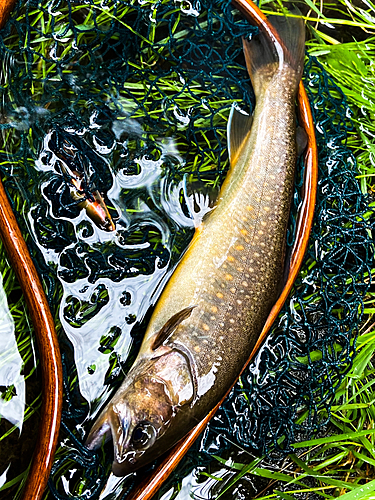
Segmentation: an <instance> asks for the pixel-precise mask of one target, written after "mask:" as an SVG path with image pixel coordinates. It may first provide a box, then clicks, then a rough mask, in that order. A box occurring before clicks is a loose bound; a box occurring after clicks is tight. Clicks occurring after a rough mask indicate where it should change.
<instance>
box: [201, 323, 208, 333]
mask: <svg viewBox="0 0 375 500" xmlns="http://www.w3.org/2000/svg"><path fill="white" fill-rule="evenodd" d="M202 328H203V330H205V331H206V332H208V331H209V329H210V327H209V326H208V325H206V324H205V323H204V324H203V325H202Z"/></svg>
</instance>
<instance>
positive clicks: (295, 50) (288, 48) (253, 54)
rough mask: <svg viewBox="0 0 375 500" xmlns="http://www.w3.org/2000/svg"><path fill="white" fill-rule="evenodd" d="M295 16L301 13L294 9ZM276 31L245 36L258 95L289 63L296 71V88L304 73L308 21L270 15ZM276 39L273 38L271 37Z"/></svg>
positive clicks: (248, 64) (248, 66)
mask: <svg viewBox="0 0 375 500" xmlns="http://www.w3.org/2000/svg"><path fill="white" fill-rule="evenodd" d="M292 14H293V15H300V14H301V13H300V11H299V10H298V9H294V10H293V12H292ZM268 20H269V21H270V23H271V24H272V26H273V27H274V28H275V31H276V32H277V35H278V36H277V38H276V37H270V35H269V33H267V32H266V30H264V29H262V28H261V29H260V30H259V35H258V36H257V37H255V38H254V39H252V40H247V39H243V48H244V54H245V60H246V66H247V70H248V72H249V75H250V78H251V81H252V84H253V88H254V92H255V96H258V95H259V94H260V93H261V92H262V91H264V89H265V87H267V86H268V85H267V84H268V83H269V82H270V81H271V79H272V78H273V76H274V75H275V74H276V73H277V72H278V71H280V70H281V69H282V68H283V67H285V66H286V65H287V66H289V67H290V68H292V69H293V70H294V73H295V78H294V79H295V82H296V83H295V87H296V90H297V87H298V84H299V81H300V79H301V76H302V71H303V62H304V55H305V24H304V21H303V19H302V18H297V17H285V16H270V17H269V18H268ZM271 38H273V39H271Z"/></svg>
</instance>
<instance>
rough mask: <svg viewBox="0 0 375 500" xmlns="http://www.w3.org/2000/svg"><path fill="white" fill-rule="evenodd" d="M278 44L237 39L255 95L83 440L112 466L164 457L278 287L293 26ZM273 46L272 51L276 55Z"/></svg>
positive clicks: (223, 376)
mask: <svg viewBox="0 0 375 500" xmlns="http://www.w3.org/2000/svg"><path fill="white" fill-rule="evenodd" d="M273 24H275V25H276V24H277V29H278V32H279V34H280V36H281V38H282V39H283V41H284V43H285V46H286V47H287V49H286V50H285V51H284V52H283V53H282V54H279V55H276V54H277V51H276V48H275V47H274V46H270V44H269V42H268V41H267V39H266V37H265V36H263V35H260V36H259V38H258V39H256V40H254V41H251V42H249V41H244V53H245V58H246V63H247V67H248V70H249V73H250V76H251V79H252V83H253V87H254V92H255V96H256V107H255V112H254V115H253V116H252V117H251V118H250V117H249V116H247V115H244V114H242V113H240V112H239V111H237V110H236V109H235V108H233V109H232V112H231V116H230V120H229V129H228V131H229V133H228V136H229V156H230V164H231V168H230V171H229V173H228V176H227V178H226V180H225V182H224V184H223V187H222V189H221V191H220V195H219V200H218V203H217V206H216V208H215V209H214V210H213V211H212V212H211V213H210V214H209V215H208V216H207V217H206V218H205V219H204V221H203V222H202V223H201V224H200V226H199V227H198V228H197V230H196V233H195V236H194V238H193V241H192V243H191V245H190V247H189V248H188V250H187V252H186V253H185V255H184V257H183V259H182V261H181V262H180V264H179V265H178V267H177V268H176V270H175V272H174V274H173V275H172V277H171V279H170V280H169V282H168V284H167V286H166V288H165V290H164V292H163V294H162V296H161V298H160V299H159V301H158V304H157V306H156V309H155V311H154V314H153V315H152V318H151V321H150V323H149V325H148V328H147V332H146V336H145V339H144V341H143V344H142V347H141V350H140V353H139V355H138V358H137V359H136V361H135V363H134V365H133V368H132V369H131V370H130V372H129V374H128V376H127V377H126V379H125V381H124V383H123V384H122V386H121V387H120V389H119V390H118V391H117V393H116V394H115V396H114V397H113V398H112V400H111V401H110V402H109V403H108V404H107V405H106V406H105V408H104V409H103V411H102V412H101V414H100V415H99V417H98V419H97V420H96V422H95V424H94V426H93V427H92V429H91V431H90V434H89V436H88V439H87V446H88V447H89V448H91V449H95V448H97V447H99V446H101V444H102V442H103V440H108V439H110V438H111V437H112V438H113V443H114V452H115V457H114V462H113V467H112V469H113V472H114V473H115V474H117V475H124V474H127V473H128V472H131V471H133V470H135V469H137V468H138V467H140V466H142V465H145V464H146V463H148V462H149V461H151V460H153V459H155V458H156V457H157V456H159V455H160V454H162V453H164V452H165V451H166V450H168V449H169V448H170V447H171V446H173V445H174V444H175V443H176V442H177V441H178V440H180V439H181V438H182V437H183V436H184V435H185V434H187V433H188V432H189V430H190V429H191V428H192V427H194V426H195V425H196V424H197V423H198V422H199V421H200V420H201V419H202V418H203V417H205V416H206V414H207V413H208V412H209V411H210V410H211V409H212V408H213V407H214V406H215V405H216V404H217V403H218V402H219V401H220V400H221V398H222V396H223V395H224V394H225V393H226V392H227V390H228V389H229V387H231V385H232V384H233V382H234V380H235V379H236V377H237V376H238V373H239V372H240V370H241V369H242V367H243V365H244V363H245V362H246V360H247V358H248V356H249V354H250V352H251V350H252V348H253V347H254V345H255V343H256V341H257V339H258V337H259V335H260V332H261V330H262V327H263V325H264V323H265V321H266V318H267V316H268V314H269V311H270V309H271V307H272V306H273V304H274V303H275V301H276V300H277V297H278V294H279V292H280V287H281V285H282V278H283V268H284V261H285V237H286V230H287V225H288V219H289V212H290V204H291V197H292V192H293V180H294V171H295V164H296V154H297V153H296V119H295V96H296V91H297V88H298V84H299V81H300V79H301V73H302V68H303V58H304V25H303V22H302V21H301V20H299V19H293V20H290V21H286V20H284V19H283V18H281V19H280V18H276V19H274V20H273ZM279 52H280V51H279Z"/></svg>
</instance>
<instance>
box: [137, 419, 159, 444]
mask: <svg viewBox="0 0 375 500" xmlns="http://www.w3.org/2000/svg"><path fill="white" fill-rule="evenodd" d="M155 439H156V429H155V427H154V426H153V425H152V424H151V423H150V422H140V423H139V424H138V425H137V426H136V427H135V428H134V430H133V434H132V438H131V441H132V444H133V446H134V448H144V447H146V446H147V447H149V446H152V445H153V444H154V442H155Z"/></svg>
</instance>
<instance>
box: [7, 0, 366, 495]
mask: <svg viewBox="0 0 375 500" xmlns="http://www.w3.org/2000/svg"><path fill="white" fill-rule="evenodd" d="M259 3H260V6H261V7H262V8H263V10H264V11H269V12H271V11H272V10H273V8H274V7H275V5H274V4H271V2H269V1H265V0H263V1H261V2H259ZM277 3H278V4H279V6H280V5H282V4H281V3H280V2H277ZM145 4H146V6H147V7H148V8H149V9H150V15H151V19H152V21H151V24H150V26H151V28H150V31H149V32H148V33H147V34H145V33H143V32H142V33H140V30H139V29H138V28H137V27H134V26H133V25H132V23H131V22H130V21H129V22H127V18H130V19H131V16H132V15H133V14H134V6H135V3H134V4H132V3H129V4H125V3H124V4H121V6H120V7H119V8H118V10H117V12H116V16H115V17H116V19H117V20H118V22H119V24H120V25H121V26H122V28H124V29H125V30H128V31H129V32H131V33H133V34H135V35H136V36H137V38H138V39H139V53H140V57H139V59H137V60H136V61H135V60H130V62H129V65H130V67H131V69H132V71H133V70H134V71H133V72H132V73H131V74H130V76H129V78H127V79H126V80H125V81H124V82H123V85H122V87H121V89H120V90H119V89H118V87H116V85H115V84H114V83H113V81H112V80H110V79H108V80H106V81H105V82H104V83H102V82H100V80H98V83H97V85H93V84H92V80H95V78H88V79H85V78H83V83H82V86H81V87H80V88H78V87H77V88H76V87H74V85H73V84H71V83H67V82H68V79H66V80H63V79H62V76H61V74H60V73H58V72H57V67H58V66H59V65H60V67H62V68H63V70H64V72H63V74H64V75H65V77H68V76H69V75H70V74H74V70H75V68H77V67H82V68H86V66H85V65H88V69H85V72H86V73H87V72H90V71H91V70H92V68H91V67H89V63H90V60H89V57H88V55H87V53H86V52H85V51H84V50H78V51H76V50H74V44H76V46H77V47H78V48H79V49H80V48H81V47H83V46H84V44H85V43H93V50H94V51H95V50H99V48H100V46H101V43H102V42H103V40H104V39H105V36H106V32H107V31H108V30H109V27H110V23H111V21H112V20H113V19H114V14H113V13H112V11H108V9H107V8H106V7H105V6H103V2H101V1H100V2H99V1H96V0H94V1H93V2H92V3H91V5H90V7H88V6H87V5H81V4H77V3H76V4H73V5H72V9H71V12H70V14H69V15H70V16H72V17H73V18H74V19H75V30H76V31H75V32H73V31H72V29H71V28H70V27H69V26H68V25H67V23H66V16H67V15H68V9H67V8H66V7H65V6H64V5H59V7H58V9H57V10H56V9H55V12H54V15H53V16H51V15H50V14H49V12H48V10H47V9H46V10H43V9H39V8H38V9H36V8H35V10H31V11H30V12H29V14H28V15H29V19H30V20H31V25H32V29H31V31H30V36H31V37H30V38H28V39H27V40H25V46H26V45H27V43H29V44H30V47H31V48H32V49H33V51H34V52H33V59H32V61H31V64H30V62H29V61H28V60H27V53H26V51H24V52H22V57H23V58H24V59H23V60H22V59H20V60H17V65H18V66H17V68H18V69H17V71H18V72H19V74H20V75H21V76H22V78H21V81H22V82H23V83H22V85H24V87H23V89H24V90H25V91H27V92H29V90H30V98H31V105H30V106H29V107H30V109H32V110H33V113H31V114H30V115H29V116H28V117H26V118H25V117H24V118H23V119H22V120H21V119H20V118H19V116H18V115H17V113H19V109H17V108H19V107H20V103H19V101H18V100H17V99H20V96H19V95H18V96H16V95H14V93H13V90H12V87H11V79H9V78H8V79H7V77H5V81H4V82H2V85H4V86H5V87H7V88H9V93H8V98H9V103H8V104H9V107H10V108H13V115H12V114H10V115H9V116H8V118H7V119H8V120H9V121H8V123H5V127H4V128H3V130H2V133H3V138H4V143H5V144H6V145H7V147H6V148H2V149H1V151H0V153H3V156H2V158H3V162H2V167H3V169H4V171H5V172H10V171H11V169H14V172H15V173H16V174H19V175H20V179H22V180H23V181H24V186H26V187H27V186H29V187H30V186H31V187H32V188H33V186H34V183H35V182H37V179H35V173H34V172H33V168H32V165H33V162H34V161H35V157H36V156H37V153H38V147H39V146H38V145H39V141H40V138H39V137H38V134H40V129H38V126H39V121H40V120H39V117H40V116H42V115H44V116H46V113H45V110H47V115H48V114H49V115H51V116H52V115H53V116H57V117H59V116H60V114H61V113H62V112H63V111H64V109H65V108H66V107H70V108H72V109H73V108H74V110H75V111H76V112H77V110H78V111H79V112H80V113H81V114H82V116H83V119H86V120H87V117H88V116H90V114H91V113H92V112H93V111H94V110H95V109H96V108H97V107H99V106H102V105H103V103H105V104H106V105H107V106H108V107H109V109H110V110H111V111H113V112H114V113H118V114H119V118H120V120H121V119H125V118H127V117H128V116H129V114H130V113H131V115H132V118H133V119H134V120H142V119H143V117H144V116H145V114H146V115H147V116H148V117H149V121H148V122H147V123H145V130H146V131H147V134H148V135H147V138H148V139H147V140H149V141H151V142H152V141H153V142H155V141H156V139H158V134H156V133H153V132H152V125H153V124H155V123H157V126H158V127H159V128H158V133H159V134H160V133H167V134H168V133H169V134H170V133H173V134H176V146H177V147H178V150H179V152H181V155H182V156H184V157H185V158H186V160H185V162H184V164H183V165H180V166H179V170H178V175H180V178H181V177H182V176H183V174H184V173H192V172H194V173H195V175H196V176H198V175H197V174H196V173H197V172H198V171H199V173H200V177H203V179H204V180H205V182H206V184H211V185H216V184H218V183H219V182H220V181H221V177H222V173H223V172H224V171H225V169H226V168H227V166H228V162H227V156H226V150H225V147H224V146H225V144H226V121H227V117H228V113H229V110H230V106H231V104H232V102H233V98H232V97H233V94H235V99H234V100H236V101H238V102H242V98H241V95H239V93H238V89H237V88H236V85H234V84H233V83H232V82H230V84H229V88H228V89H227V90H226V92H227V94H223V93H222V94H220V93H216V92H215V91H214V89H215V88H216V86H217V85H218V84H219V83H220V82H221V81H222V76H221V75H220V74H219V75H217V76H214V78H212V79H205V78H204V77H202V75H199V76H198V77H196V78H193V79H192V80H190V81H188V82H186V81H184V80H183V79H182V78H181V73H179V72H178V71H177V70H176V71H172V72H170V73H169V74H168V75H167V76H164V77H163V76H162V77H156V76H155V71H154V69H155V68H157V67H158V64H160V60H162V59H163V57H172V56H173V54H170V53H168V44H167V43H166V42H168V37H169V34H168V32H166V30H165V27H166V25H167V22H168V20H169V19H170V18H172V16H175V17H174V19H175V20H174V24H173V26H172V32H173V34H174V35H175V39H176V40H183V39H184V38H185V37H186V35H187V34H188V33H190V31H189V30H187V29H186V27H185V25H184V23H183V16H181V15H180V8H179V7H178V6H176V4H175V3H171V2H169V1H167V0H162V1H161V2H158V3H154V2H145ZM300 6H301V8H302V7H305V9H304V14H305V15H304V18H305V19H306V20H307V22H308V26H309V30H310V33H311V39H310V40H309V42H308V43H307V48H308V51H309V52H310V54H312V55H314V56H316V57H317V58H318V60H319V62H320V63H321V64H322V65H323V67H324V68H325V69H326V70H327V72H328V73H329V74H330V75H331V76H332V78H333V79H334V80H335V81H336V82H337V84H338V85H339V86H340V87H341V88H342V90H343V91H344V92H345V93H346V95H347V98H348V101H349V103H350V105H351V107H352V111H353V117H352V122H353V125H354V129H353V131H352V132H350V133H349V137H348V144H349V145H350V147H351V148H352V150H353V151H354V153H355V156H356V159H357V163H358V169H359V174H358V178H359V180H360V182H361V188H362V191H363V192H364V193H367V192H373V191H374V190H375V182H374V176H375V164H374V153H375V151H374V146H373V136H374V133H375V126H374V115H375V104H374V102H375V96H374V89H373V86H372V84H373V82H374V80H375V75H374V64H373V63H372V59H373V56H374V55H375V37H374V36H373V35H374V34H375V21H374V19H373V18H372V17H371V12H368V11H370V9H373V10H374V6H373V4H372V3H371V2H370V1H368V0H367V7H366V6H365V7H364V8H363V9H361V8H360V7H355V6H354V5H352V3H351V2H348V1H346V0H338V1H334V0H331V1H328V0H327V1H325V0H322V1H320V2H315V1H313V0H304V1H303V2H302V1H301V2H300ZM164 7H165V8H167V10H166V11H165V13H164V18H163V21H162V22H160V23H159V24H156V23H154V22H153V21H154V20H155V15H156V12H157V9H159V8H164ZM366 9H367V10H366ZM22 15H23V14H22V13H21V14H20V16H19V20H20V21H22V20H23V18H22ZM374 15H375V10H374ZM54 23H55V24H56V25H57V26H59V28H58V30H57V32H56V31H55V35H57V36H55V38H53V37H51V33H52V32H53V31H54ZM329 25H332V26H336V27H340V26H341V27H344V28H348V30H347V32H345V33H344V34H343V32H342V31H341V30H340V31H339V34H336V31H332V30H330V28H329V27H328V28H327V26H329ZM94 26H96V27H98V28H99V30H100V34H99V36H98V38H97V39H96V38H95V36H97V34H95V33H94V31H93V27H94ZM215 26H219V21H218V20H215V21H214V27H215ZM199 27H200V29H205V28H206V27H207V20H206V19H204V18H203V19H200V20H199ZM137 30H138V31H137ZM348 33H354V34H355V35H356V36H357V35H358V36H357V40H358V41H350V42H348V41H347V38H348V37H350V36H351V35H348ZM342 37H343V38H344V39H345V40H344V43H342ZM364 37H366V38H367V39H366V40H365V41H363V38H364ZM113 41H115V42H117V43H121V37H120V35H119V34H117V33H115V34H114V35H113ZM8 43H9V45H11V46H12V45H13V46H17V44H18V38H17V34H16V33H15V32H13V33H11V34H10V36H9V39H8ZM51 54H53V57H49V55H51ZM3 64H4V65H5V68H6V69H9V61H4V63H3ZM7 65H8V66H7ZM30 68H31V73H32V78H31V83H30V80H29V79H28V78H29V76H30V75H28V71H29V70H30ZM229 69H230V70H232V71H235V70H236V69H238V63H237V62H233V63H232V64H231V67H230V68H229ZM122 70H123V71H125V70H126V68H125V64H124V67H123V68H122ZM3 74H5V75H6V74H7V71H5V72H3ZM134 75H136V76H134ZM81 76H84V72H83V71H82V73H81ZM47 78H49V81H48V85H49V87H48V85H47ZM29 85H30V86H29ZM47 87H48V88H47ZM364 88H365V89H367V90H366V94H364V93H363V89H364ZM21 90H22V89H21ZM84 94H85V96H83V95H84ZM87 96H88V97H89V98H87ZM139 103H142V104H141V105H139ZM29 104H30V103H29ZM70 108H69V109H70ZM189 113H190V114H189ZM197 114H199V116H196V115H197ZM176 115H177V118H176ZM178 116H179V117H180V118H182V119H178ZM212 117H213V118H212ZM192 119H194V127H193V128H192V130H193V131H194V134H195V136H194V144H195V145H196V149H194V147H193V149H191V143H192V141H191V137H190V138H189V139H188V138H187V137H186V130H187V126H186V123H187V122H188V121H189V120H192ZM212 120H213V121H212ZM14 124H16V128H15V129H14ZM8 125H9V127H8V128H7V126H8ZM213 126H216V135H215V137H213V135H212V128H213ZM17 127H18V128H17ZM25 130H26V131H27V133H26V134H24V135H23V136H22V133H23V132H24V131H25ZM171 130H172V132H171ZM21 136H22V137H23V138H25V139H26V141H27V144H28V148H29V149H28V157H27V160H28V161H27V162H26V164H25V161H24V158H18V157H17V156H16V155H17V153H18V151H19V148H20V145H21ZM147 140H146V138H145V137H143V138H142V141H143V143H142V147H143V146H144V145H145V144H146V143H147ZM216 143H218V144H219V145H220V146H221V147H222V148H221V149H220V150H219V152H218V148H217V147H216ZM127 145H128V148H129V150H131V149H132V148H133V149H134V150H136V149H137V148H138V147H139V143H136V141H134V144H133V143H132V141H131V140H128V144H127ZM9 153H11V154H13V155H15V156H13V157H12V158H11V159H4V158H5V156H6V154H9ZM218 158H219V160H220V161H219V160H218ZM212 170H213V171H214V175H212V176H210V175H209V173H210V172H211V171H212ZM218 170H219V171H220V172H221V173H220V175H219V174H218V173H217V172H218ZM202 174H203V175H202ZM25 179H26V180H25ZM21 184H22V183H21ZM16 196H19V195H16ZM31 198H32V197H30V199H31ZM25 199H26V200H28V195H27V194H26V195H25ZM31 201H33V200H32V199H31ZM137 207H138V205H137ZM133 210H137V211H141V210H142V208H136V209H133ZM370 215H371V214H370V212H369V216H370ZM11 289H12V288H9V289H7V291H8V292H9V291H10V290H11ZM374 301H375V295H373V294H369V295H368V296H367V297H366V301H365V309H364V314H365V317H366V322H365V323H364V325H363V326H362V329H361V336H360V337H359V340H358V349H359V351H358V355H357V356H356V358H355V359H354V363H353V367H352V369H351V370H350V372H349V373H348V374H347V376H346V377H345V379H344V381H343V382H342V384H341V386H340V387H339V389H338V391H337V392H336V396H335V400H334V404H333V406H332V408H331V414H330V416H331V421H330V422H331V423H330V428H329V434H330V435H329V436H328V438H316V439H313V440H311V441H310V442H305V443H299V444H298V445H296V446H295V450H296V451H295V453H294V454H292V455H290V456H289V457H288V459H287V461H286V462H285V463H284V465H283V467H282V468H281V469H280V470H277V469H276V468H275V466H269V467H268V468H267V467H266V466H265V465H264V463H265V462H264V460H262V459H256V460H254V461H253V462H252V463H251V464H246V465H244V464H241V463H230V464H228V463H227V461H226V460H225V459H223V458H220V457H218V459H217V460H218V462H220V464H223V465H226V467H228V470H229V469H231V470H232V471H234V474H230V480H229V483H228V481H227V480H225V481H224V480H221V481H219V482H220V488H221V489H219V493H218V497H220V496H224V495H225V494H228V492H231V491H233V488H236V485H238V484H239V483H240V481H241V480H242V479H243V478H244V477H247V476H248V475H252V476H257V477H261V478H264V479H266V480H267V481H268V480H269V481H270V483H269V486H268V488H269V490H270V489H271V488H274V487H275V485H276V488H277V490H276V489H275V490H274V491H273V492H272V493H270V492H269V491H268V492H267V494H266V495H263V496H261V495H262V494H260V495H259V494H258V496H257V498H262V499H266V498H285V499H288V500H290V499H291V498H296V497H295V496H294V495H296V494H298V495H304V496H305V497H308V496H309V495H311V494H314V495H318V496H323V497H325V498H333V497H336V496H339V495H349V496H347V497H346V498H347V499H354V498H366V496H363V495H367V496H369V495H371V492H372V491H374V490H375V486H374V482H373V479H374V478H375V475H374V474H373V471H374V469H373V468H374V465H375V454H374V453H375V451H374V446H373V438H374V429H375V425H374V424H375V422H374V420H375V414H374V411H373V406H372V402H373V400H375V389H374V390H373V387H374V380H375V378H374V375H375V367H374V366H373V364H372V357H373V353H374V350H375V334H374V332H373V329H372V326H371V321H372V316H373V314H374V307H373V304H374ZM83 313H84V311H83ZM22 318H23V319H24V318H25V316H24V315H23V316H22ZM17 331H18V330H17ZM19 331H20V332H22V325H21V326H20V330H19ZM28 349H29V351H28V352H29V353H30V352H31V349H30V345H29V346H28ZM69 383H70V386H71V388H73V386H74V385H76V374H72V376H71V379H70V380H69ZM322 416H323V417H325V416H326V415H322ZM303 418H305V414H304V413H302V414H301V415H300V419H301V421H302V420H303ZM324 439H325V440H324ZM327 439H329V440H327ZM301 446H303V448H302V449H301ZM65 453H66V447H65V449H64V447H61V448H60V450H59V451H58V454H57V457H58V458H61V459H62V460H63V459H64V457H65V455H64V454H65ZM62 463H63V465H62V466H61V470H59V471H58V472H59V473H60V475H61V476H63V475H65V476H67V475H68V474H69V470H70V469H71V468H74V467H75V464H76V462H75V461H74V460H72V461H69V460H67V461H65V462H62ZM206 474H208V475H209V479H212V477H211V476H214V475H212V474H209V473H206ZM76 475H77V474H76ZM88 482H89V478H87V482H86V477H85V475H83V476H82V477H80V478H79V480H78V481H77V485H78V486H77V488H76V490H75V493H76V494H79V493H82V492H83V491H85V488H86V487H87V484H88ZM8 486H9V485H8ZM363 488H365V489H366V491H364V490H363ZM227 489H228V492H226V490H227ZM355 495H357V496H355ZM360 495H362V496H360Z"/></svg>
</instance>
